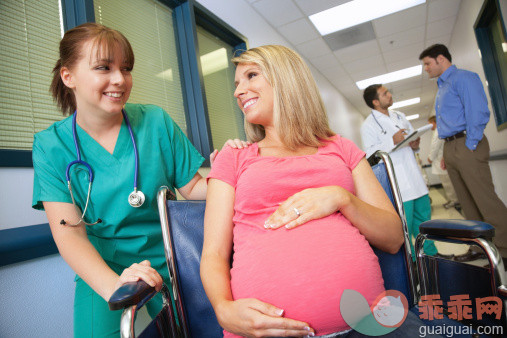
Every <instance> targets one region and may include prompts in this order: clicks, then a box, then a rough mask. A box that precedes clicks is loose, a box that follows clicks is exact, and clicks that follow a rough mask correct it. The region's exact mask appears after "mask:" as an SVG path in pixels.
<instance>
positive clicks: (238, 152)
mask: <svg viewBox="0 0 507 338" xmlns="http://www.w3.org/2000/svg"><path fill="white" fill-rule="evenodd" d="M258 149H259V146H258V145H257V143H252V144H251V145H249V146H248V147H245V148H242V149H239V148H233V147H231V146H229V145H226V146H225V147H224V148H222V150H220V151H219V152H218V155H217V159H218V156H220V154H222V157H227V158H228V159H229V160H234V161H235V162H238V163H240V162H244V161H245V160H247V159H249V158H252V157H256V156H257V151H258Z"/></svg>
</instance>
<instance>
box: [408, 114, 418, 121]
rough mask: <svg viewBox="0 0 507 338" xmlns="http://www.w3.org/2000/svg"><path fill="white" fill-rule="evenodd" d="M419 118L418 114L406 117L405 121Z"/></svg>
mask: <svg viewBox="0 0 507 338" xmlns="http://www.w3.org/2000/svg"><path fill="white" fill-rule="evenodd" d="M418 118H419V114H414V115H409V116H407V120H409V121H410V120H415V119H418Z"/></svg>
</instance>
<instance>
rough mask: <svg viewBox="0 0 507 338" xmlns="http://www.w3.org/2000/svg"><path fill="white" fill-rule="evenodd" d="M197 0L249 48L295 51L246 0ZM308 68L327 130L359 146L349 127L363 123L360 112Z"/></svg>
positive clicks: (354, 131) (359, 138) (352, 128)
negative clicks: (323, 109) (279, 47)
mask: <svg viewBox="0 0 507 338" xmlns="http://www.w3.org/2000/svg"><path fill="white" fill-rule="evenodd" d="M197 1H198V2H199V3H200V4H201V5H203V6H204V7H206V8H207V9H208V10H209V11H211V12H212V13H213V14H215V15H216V16H218V17H219V18H220V19H221V20H223V21H224V22H226V23H227V24H228V25H230V26H231V27H232V28H234V29H235V30H237V31H238V32H239V33H241V34H242V35H243V36H245V37H246V38H247V39H248V47H249V48H252V47H258V46H261V45H268V44H278V45H284V46H287V47H289V48H292V49H295V48H294V46H292V45H291V44H290V43H289V42H288V41H287V40H285V39H284V37H283V36H281V35H280V34H278V32H277V31H276V30H275V29H274V28H273V27H272V26H271V25H270V24H269V23H268V22H266V21H265V20H264V18H262V17H261V16H260V15H259V14H258V13H257V12H256V11H255V10H254V9H253V8H252V7H251V6H250V5H249V4H248V2H247V1H246V0H197ZM309 66H310V69H311V71H312V73H313V76H314V77H315V81H316V82H317V85H318V87H319V89H320V92H321V95H322V99H323V100H324V104H325V106H326V109H327V113H328V116H329V122H330V126H331V129H333V130H334V131H335V132H336V133H339V134H340V135H343V136H344V137H347V138H349V139H351V140H352V141H354V142H356V144H357V145H359V146H361V141H360V140H361V137H360V136H359V134H358V130H357V128H354V127H353V126H354V125H355V124H356V123H357V121H358V120H359V121H362V120H363V117H362V115H361V113H360V112H359V111H358V110H357V109H356V108H354V107H353V106H352V105H351V104H350V102H349V101H348V100H347V99H346V98H345V97H344V96H343V95H342V94H341V93H340V92H339V91H338V90H336V88H335V87H334V86H332V85H331V83H330V82H329V81H328V80H327V79H326V78H325V77H324V76H323V75H322V74H321V73H320V72H319V71H318V70H317V69H315V68H314V67H312V65H311V64H309ZM231 95H232V93H231Z"/></svg>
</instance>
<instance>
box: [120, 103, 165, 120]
mask: <svg viewBox="0 0 507 338" xmlns="http://www.w3.org/2000/svg"><path fill="white" fill-rule="evenodd" d="M125 112H126V113H127V115H128V116H129V117H131V116H139V115H141V116H145V115H150V118H152V117H155V116H159V117H163V116H164V114H165V115H168V114H167V113H166V111H165V110H164V109H163V108H162V107H159V106H157V105H154V104H141V103H126V104H125Z"/></svg>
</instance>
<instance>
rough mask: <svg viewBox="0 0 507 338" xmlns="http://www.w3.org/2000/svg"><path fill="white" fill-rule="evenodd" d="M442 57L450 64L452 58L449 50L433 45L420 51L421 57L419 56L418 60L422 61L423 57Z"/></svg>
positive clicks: (442, 46)
mask: <svg viewBox="0 0 507 338" xmlns="http://www.w3.org/2000/svg"><path fill="white" fill-rule="evenodd" d="M439 55H442V56H443V57H445V58H446V59H447V60H449V62H451V63H452V56H451V53H449V50H448V49H447V47H446V46H444V45H442V44H439V43H437V44H435V45H433V46H429V47H428V48H426V49H425V50H423V51H422V53H421V55H419V60H422V59H424V58H425V57H427V56H429V57H430V58H433V59H436V58H437V56H439Z"/></svg>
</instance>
